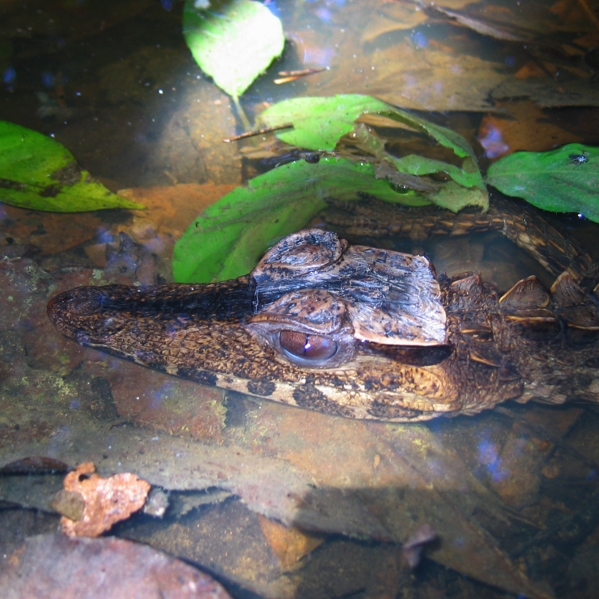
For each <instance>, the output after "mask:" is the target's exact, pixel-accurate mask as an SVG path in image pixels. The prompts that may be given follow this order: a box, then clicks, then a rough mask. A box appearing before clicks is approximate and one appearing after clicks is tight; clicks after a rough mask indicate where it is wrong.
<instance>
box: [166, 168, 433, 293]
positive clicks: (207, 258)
mask: <svg viewBox="0 0 599 599" xmlns="http://www.w3.org/2000/svg"><path fill="white" fill-rule="evenodd" d="M358 191H362V192H366V193H371V194H373V195H375V196H376V197H378V198H380V199H382V200H386V201H399V200H401V201H402V202H404V203H409V204H411V205H423V204H427V203H429V202H428V201H427V200H426V199H425V198H422V197H421V196H419V195H417V194H415V193H414V192H408V193H399V192H397V191H395V190H394V189H393V188H392V187H391V185H390V184H389V182H388V181H387V180H386V179H375V177H374V167H373V166H372V165H371V164H363V163H358V164H354V163H352V162H350V161H349V160H345V159H341V158H322V159H321V160H320V162H319V163H318V164H310V163H308V162H304V161H299V162H292V163H290V164H285V165H283V166H280V167H278V168H276V169H274V170H272V171H269V172H268V173H265V174H264V175H260V176H258V177H255V178H254V179H252V180H251V181H250V182H249V183H248V186H247V187H239V188H237V189H235V190H233V191H232V192H231V193H229V194H227V195H226V196H225V197H224V198H222V199H220V200H219V201H218V202H216V203H215V204H213V205H212V206H210V207H209V208H207V209H206V210H205V211H204V212H202V214H200V216H199V217H198V218H197V219H196V220H195V221H194V222H193V223H192V224H191V226H190V227H189V228H188V229H187V230H186V231H185V233H184V234H183V236H182V237H181V238H180V239H179V241H177V243H176V245H175V255H174V259H173V274H174V278H175V280H176V281H178V282H180V283H207V282H210V281H215V280H226V279H233V278H236V277H238V276H240V275H243V274H247V273H248V272H249V271H250V270H251V269H252V268H253V267H254V266H255V265H256V262H257V261H258V259H259V258H260V256H261V255H262V254H263V253H264V251H265V250H266V249H267V247H268V245H269V243H272V242H273V241H275V240H277V239H279V238H281V237H284V236H285V235H288V234H289V233H292V232H294V231H297V230H298V229H300V228H302V227H304V226H306V224H307V223H308V222H309V221H310V219H311V218H312V217H313V216H315V215H316V214H317V213H318V212H320V211H321V210H322V209H323V208H324V207H325V206H326V204H325V202H324V200H323V198H326V197H327V196H334V197H335V198H338V199H345V200H352V199H356V192H358Z"/></svg>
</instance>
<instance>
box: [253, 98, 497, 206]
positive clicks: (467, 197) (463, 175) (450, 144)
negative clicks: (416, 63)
mask: <svg viewBox="0 0 599 599" xmlns="http://www.w3.org/2000/svg"><path fill="white" fill-rule="evenodd" d="M363 114H378V115H382V116H386V117H388V118H390V119H392V120H395V121H398V122H401V123H403V124H405V125H408V126H410V127H412V128H414V129H417V130H418V131H421V132H423V133H425V134H427V135H429V136H431V137H432V138H433V139H435V140H436V141H437V142H438V143H439V144H440V145H442V146H443V147H446V148H449V149H450V150H452V151H453V152H454V154H456V155H457V156H459V157H460V158H464V163H463V168H460V167H458V166H456V165H454V164H450V163H447V162H443V161H441V160H433V159H429V158H426V157H423V156H417V155H411V156H406V157H404V158H401V159H398V158H395V157H393V156H391V155H390V154H388V153H386V152H384V141H383V140H381V139H380V138H378V137H377V136H376V135H375V134H374V133H372V132H370V131H368V130H367V129H366V128H364V127H363V128H361V129H359V128H355V126H354V121H355V120H356V119H357V118H358V117H359V116H361V115H363ZM260 121H261V123H263V124H264V125H265V126H267V127H276V126H280V125H283V124H286V123H292V124H293V129H292V130H290V131H281V132H277V133H276V135H277V137H279V138H280V139H281V140H283V141H284V142H286V143H289V144H293V145H296V146H299V147H301V148H306V149H308V150H322V151H331V150H333V149H335V146H336V145H337V142H338V141H339V139H341V137H343V136H344V135H346V134H348V133H350V132H351V131H352V130H353V131H354V135H359V136H360V141H361V144H362V147H365V148H369V149H370V150H371V151H372V153H373V154H374V155H375V156H376V158H377V159H378V160H389V161H390V162H392V163H393V164H394V165H395V168H397V170H398V171H400V172H403V173H408V174H412V175H419V176H422V175H428V174H431V173H437V172H444V173H446V174H447V175H449V176H450V177H451V178H452V179H453V180H454V181H455V182H456V183H458V184H459V185H461V186H463V187H465V188H476V189H475V190H470V191H469V192H468V193H465V194H464V196H463V198H459V197H458V195H457V194H456V189H452V190H451V193H446V194H432V195H431V196H430V199H431V201H433V202H435V203H438V204H439V205H440V206H443V207H445V208H449V209H451V210H454V211H457V210H459V209H460V208H463V207H464V206H465V205H472V204H471V203H470V202H474V205H477V206H481V207H482V208H483V209H485V208H487V207H488V196H487V192H486V187H485V184H484V181H483V178H482V175H481V172H480V170H479V168H478V165H477V162H476V156H475V154H474V151H473V149H472V147H471V146H470V144H469V143H468V142H467V141H466V140H465V139H464V138H463V137H462V136H461V135H460V134H459V133H456V132H455V131H452V130H451V129H447V128H446V127H441V126H440V125H436V124H435V123H431V122H429V121H427V120H426V119H423V118H422V117H420V116H418V115H415V114H412V113H411V112H407V111H405V110H402V109H401V108H397V107H396V106H392V105H391V104H387V103H386V102H383V101H381V100H378V99H376V98H373V97H372V96H365V95H361V94H343V95H337V96H333V97H329V98H326V97H325V98H323V97H309V98H294V99H291V100H284V101H282V102H278V103H277V104H275V105H273V106H271V107H270V108H267V109H266V110H265V111H264V112H263V113H262V114H261V115H260ZM442 195H444V197H445V202H447V201H448V200H449V198H452V200H451V201H450V202H449V204H447V203H442V202H441V201H439V202H438V201H437V199H436V198H437V197H438V198H441V196H442Z"/></svg>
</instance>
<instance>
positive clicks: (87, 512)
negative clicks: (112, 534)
mask: <svg viewBox="0 0 599 599" xmlns="http://www.w3.org/2000/svg"><path fill="white" fill-rule="evenodd" d="M95 470H96V469H95V467H94V465H93V464H92V463H91V462H86V463H84V464H81V465H80V466H78V467H77V468H76V469H75V470H73V471H72V472H69V474H67V475H66V477H65V479H64V488H65V491H69V492H71V493H77V494H79V495H81V497H82V498H83V501H84V503H85V507H84V509H83V516H82V517H81V519H79V520H71V519H70V518H68V517H66V516H63V517H62V518H61V519H60V525H61V527H62V531H63V532H64V534H66V535H67V536H69V537H78V536H84V537H97V536H99V535H100V534H102V533H103V532H104V531H106V530H109V529H110V528H111V527H112V525H113V524H115V523H116V522H119V521H120V520H125V519H126V518H128V517H129V516H130V515H131V514H132V513H133V512H136V511H137V510H139V509H141V508H142V507H143V505H144V503H145V501H146V497H147V495H148V492H149V491H150V484H149V483H147V482H146V481H145V480H142V479H140V478H138V477H137V476H136V475H135V474H131V473H129V472H124V473H121V474H115V475H114V476H111V477H110V478H102V477H101V476H99V475H98V474H95Z"/></svg>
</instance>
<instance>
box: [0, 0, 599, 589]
mask: <svg viewBox="0 0 599 599" xmlns="http://www.w3.org/2000/svg"><path fill="white" fill-rule="evenodd" d="M100 6H101V8H99V7H100ZM269 6H270V7H271V9H272V10H273V11H275V12H276V13H277V14H278V15H279V16H280V17H281V18H282V19H283V22H284V27H285V31H286V35H287V37H288V40H289V41H288V44H287V48H286V50H285V53H284V55H283V57H282V59H281V60H280V61H277V63H276V64H275V65H273V67H272V68H271V69H270V70H269V71H268V72H267V74H266V75H265V76H264V77H263V78H261V79H260V80H258V81H257V82H256V83H255V84H254V85H253V86H252V87H251V88H250V89H249V90H248V92H247V93H246V94H245V95H244V97H243V98H242V105H243V107H244V110H245V111H246V113H247V114H248V116H249V117H250V118H253V116H254V115H255V114H257V113H259V112H261V111H262V110H263V109H264V107H265V106H266V105H267V104H271V103H274V102H277V101H279V100H282V99H285V98H292V97H297V96H305V95H333V94H336V93H368V94H372V95H375V96H377V97H381V98H383V99H385V100H387V101H389V102H392V103H394V104H397V105H400V106H402V107H405V108H409V109H413V110H418V111H422V114H423V115H424V116H426V118H429V119H431V120H433V121H434V122H437V123H438V124H441V125H443V126H446V127H449V128H451V129H454V130H456V131H458V132H460V133H461V134H462V135H464V136H465V137H466V138H467V139H468V140H469V141H470V142H471V143H472V144H473V145H474V147H475V150H476V153H477V156H478V158H479V160H480V162H481V164H482V166H483V167H484V168H486V167H487V166H488V164H489V163H490V162H491V161H492V160H493V159H495V158H497V156H498V155H501V154H502V153H503V152H506V151H509V150H520V149H524V150H533V151H543V150H547V149H552V148H553V147H555V146H560V145H563V144H566V143H571V142H580V143H586V144H590V145H597V143H598V142H599V139H597V138H598V137H599V127H597V126H596V123H597V110H596V108H594V106H596V104H597V99H596V97H595V96H596V91H595V90H596V84H595V82H594V79H593V77H592V71H591V70H590V68H589V67H588V66H587V65H586V63H584V62H583V60H582V58H581V57H582V56H583V54H584V51H585V50H587V49H591V48H592V47H594V46H596V45H597V40H596V37H597V27H596V24H595V20H594V19H593V18H591V17H590V16H589V14H590V13H588V12H586V11H585V10H584V9H583V8H581V7H580V6H581V5H578V4H573V5H571V6H570V7H569V8H568V7H565V8H564V11H565V12H563V13H560V12H559V11H560V10H561V9H562V8H563V7H560V6H558V5H556V6H551V5H549V3H538V4H536V3H535V4H532V3H527V4H526V6H518V5H517V4H509V3H506V4H504V5H501V6H499V5H492V4H486V5H485V6H484V7H483V5H475V6H473V7H471V10H469V12H468V14H469V15H470V16H471V17H476V18H478V21H476V23H475V24H472V23H471V28H470V29H469V28H467V27H463V26H462V27H460V26H458V25H457V24H455V23H452V22H450V21H449V20H448V15H447V14H442V13H438V12H436V13H431V14H429V15H428V16H426V15H424V14H423V11H422V10H419V9H416V8H415V7H414V6H413V5H410V4H403V3H395V2H386V3H384V2H381V3H372V2H356V1H354V2H347V1H346V2H340V1H338V2H332V1H331V2H296V3H293V2H271V3H270V4H269ZM447 7H448V8H451V9H453V10H458V9H459V8H460V7H459V6H457V5H453V4H452V5H451V7H449V5H447ZM589 10H591V12H592V6H591V8H590V9H589ZM181 11H182V4H181V3H172V4H171V3H164V2H163V3H158V2H146V1H142V0H138V1H130V2H104V3H101V4H99V5H97V6H96V5H93V4H89V3H57V4H52V5H51V6H48V5H47V4H46V3H39V4H35V3H29V4H27V5H22V4H19V3H16V2H5V3H4V4H3V5H2V7H1V8H0V14H2V19H1V21H2V24H1V25H0V31H1V32H2V37H1V38H0V70H1V71H2V72H3V81H4V83H3V87H2V92H1V102H2V104H1V106H2V118H3V119H5V120H8V121H10V122H13V123H17V124H19V125H22V126H26V127H29V128H31V129H34V130H36V131H39V132H42V133H44V134H47V135H51V136H52V137H53V138H54V139H56V140H58V141H59V142H60V143H62V144H63V145H64V146H66V147H67V148H68V149H69V150H70V151H71V152H72V153H73V154H74V155H75V156H76V158H77V160H78V162H79V164H80V165H81V166H82V167H83V168H84V169H86V170H88V171H90V172H91V173H92V174H93V176H94V177H96V178H98V179H100V180H101V181H102V182H103V183H105V184H106V185H107V186H108V187H109V188H110V189H112V190H114V191H116V190H122V189H126V188H139V187H142V186H143V187H155V188H156V189H154V190H153V192H152V193H151V194H150V193H149V192H147V191H145V192H144V195H143V200H142V201H143V202H144V203H146V204H147V205H148V210H146V211H143V212H136V213H133V212H117V211H106V212H98V213H92V214H74V215H64V214H48V213H41V212H35V211H26V210H22V209H19V208H15V207H10V206H7V205H2V206H1V207H0V208H1V210H2V221H1V224H0V226H1V229H2V248H3V252H4V255H5V257H6V258H5V260H4V261H3V262H2V264H1V269H2V280H3V283H2V297H3V310H2V313H1V314H2V326H1V328H0V334H1V335H2V342H1V348H2V354H3V355H2V361H1V364H2V366H0V373H1V374H0V380H1V390H2V391H1V395H0V401H1V402H2V411H1V412H0V413H1V416H0V465H7V464H9V463H11V462H14V461H15V460H20V459H23V458H30V457H31V456H39V457H42V458H44V460H43V461H42V462H41V463H40V462H39V461H37V462H33V463H32V462H31V460H30V461H29V462H28V463H26V464H25V465H24V466H22V467H21V470H23V469H24V470H25V474H23V473H18V474H15V470H16V468H15V467H14V466H13V467H11V468H9V469H8V470H5V471H4V474H3V475H2V477H1V478H0V497H1V498H2V499H3V500H4V501H5V503H4V504H3V510H2V511H1V512H0V517H1V518H2V525H3V530H4V531H6V534H5V535H2V536H1V537H0V545H1V546H2V552H1V553H0V556H4V555H9V554H11V553H12V552H13V551H14V550H15V548H16V547H18V546H19V545H20V544H21V542H22V539H23V537H25V536H31V535H33V534H39V533H43V532H48V531H54V530H55V529H56V526H57V521H58V517H57V516H56V514H55V512H54V511H53V510H52V508H51V507H50V501H51V500H52V498H53V497H54V494H55V493H56V492H57V491H58V489H59V488H60V487H61V484H62V479H63V474H62V473H61V474H46V473H44V472H42V471H43V470H44V468H45V470H52V469H53V468H54V469H55V468H57V467H58V466H57V464H55V463H49V462H47V460H48V459H49V458H52V459H54V460H59V461H60V462H63V463H64V464H66V466H68V467H69V468H72V467H74V466H76V465H78V464H80V463H82V462H87V461H92V462H94V464H95V466H96V468H97V470H98V471H99V472H100V473H101V474H102V475H103V476H109V475H111V474H113V473H115V472H132V473H135V474H137V475H139V476H140V477H141V478H144V479H146V480H148V481H149V482H150V483H151V484H152V485H153V486H154V487H155V489H156V490H160V489H163V490H164V491H165V492H166V494H167V495H168V502H169V508H168V510H167V512H166V516H165V517H164V519H158V518H156V517H154V516H151V515H148V514H137V515H135V516H133V517H132V518H131V519H129V520H128V521H126V522H124V523H121V524H117V525H116V526H115V527H114V528H113V529H112V531H111V534H116V535H118V536H120V537H123V538H130V539H135V540H139V541H142V542H144V543H147V544H149V545H150V546H152V547H154V548H156V549H159V550H163V551H166V552H168V553H169V554H171V555H174V556H178V557H181V558H183V559H185V560H187V561H189V562H191V563H192V564H194V565H196V566H197V567H199V568H201V569H202V570H204V571H206V572H208V573H210V574H212V575H214V576H216V577H217V578H218V579H219V580H220V581H221V582H222V583H223V584H224V585H225V587H226V588H227V589H228V590H229V592H230V594H231V595H232V596H233V597H236V598H237V597H239V598H246V597H276V598H287V597H298V598H308V599H311V598H321V597H322V598H329V597H417V598H425V597H427V598H428V597H471V596H476V597H500V596H504V597H505V596H531V597H544V596H552V595H553V596H556V597H564V598H570V597H576V598H578V597H580V598H583V597H595V596H596V595H597V588H598V587H599V580H598V579H597V575H596V573H595V564H596V562H597V531H598V528H597V518H596V514H597V491H596V488H597V483H596V479H597V471H598V464H599V447H598V446H597V442H596V438H597V426H598V420H597V414H596V412H595V411H594V409H593V408H592V406H591V407H589V406H588V405H585V404H581V403H567V404H565V405H563V406H547V405H543V404H538V403H529V404H526V405H519V404H517V403H514V402H508V403H505V404H502V405H501V406H500V407H498V408H496V409H494V410H492V411H486V412H483V413H481V414H480V415H478V416H474V417H466V416H460V417H457V418H454V419H437V420H434V421H432V422H430V423H424V424H419V423H413V424H385V423H380V422H364V421H358V420H351V419H345V418H339V417H334V416H328V415H324V414H320V413H318V412H312V411H308V410H301V409H297V408H292V407H288V406H284V405H281V404H277V403H274V402H269V401H266V400H260V399H256V398H253V397H250V396H244V395H241V394H236V393H230V392H228V393H225V392H224V391H222V390H219V389H214V388H208V387H202V386H199V385H197V384H196V383H191V382H189V381H185V380H182V379H178V378H175V377H168V376H166V375H163V374H160V373H157V372H153V371H150V370H147V369H144V368H141V367H139V366H137V365H135V364H130V363H126V362H124V361H121V360H119V359H117V358H114V357H110V356H107V355H106V354H103V353H101V352H99V351H95V350H91V349H83V348H81V347H80V346H78V345H76V344H75V343H73V342H71V341H68V340H66V339H63V338H62V337H61V336H60V335H59V334H58V333H57V331H56V330H55V329H54V328H53V327H52V326H51V324H50V323H49V322H48V320H47V318H46V315H45V306H46V303H47V301H48V299H49V298H50V297H52V296H54V295H55V294H56V293H58V292H59V291H63V290H66V289H69V288H72V287H75V286H78V285H86V284H103V283H108V282H120V283H123V284H132V283H142V284H151V283H156V282H157V283H162V282H169V281H171V280H172V273H171V269H170V264H171V257H172V248H173V244H174V241H175V240H176V239H177V238H178V237H179V236H180V235H181V234H182V232H183V231H184V230H185V228H186V227H187V226H188V225H189V223H190V222H191V221H192V220H193V219H194V218H195V217H196V216H197V214H198V213H199V212H200V211H201V210H202V209H203V208H204V207H205V206H206V205H209V204H210V203H211V202H212V201H215V200H216V199H218V198H219V197H221V196H223V195H224V194H225V193H226V192H227V191H228V190H229V189H231V188H232V186H236V185H239V184H241V183H243V182H245V181H246V180H247V179H248V178H249V177H251V176H254V175H255V174H257V173H259V172H262V171H263V170H264V169H265V168H266V167H265V166H264V162H263V160H264V159H265V158H269V157H272V156H273V155H275V154H276V153H277V152H278V151H279V149H278V147H276V146H273V143H272V138H270V137H268V138H263V137H260V138H258V139H257V140H253V141H252V140H249V141H244V142H239V143H230V144H226V143H222V139H223V138H226V137H230V136H232V135H234V134H236V133H239V132H240V131H241V129H240V121H239V118H238V116H237V114H236V112H235V109H234V108H233V106H232V102H231V101H230V99H229V98H228V96H227V95H226V94H224V93H223V92H221V91H220V90H219V89H218V88H217V87H216V86H215V85H214V84H213V83H212V82H211V81H210V80H209V79H207V78H206V77H205V76H203V74H202V73H201V72H200V70H199V69H198V67H197V66H196V65H195V63H194V61H193V59H192V58H191V56H190V54H189V51H188V49H187V47H186V46H185V43H184V40H183V37H182V34H181ZM510 15H512V16H514V15H515V17H514V18H513V19H511V18H510ZM593 15H596V13H593ZM479 17H481V18H482V17H484V18H485V19H486V21H485V22H486V23H492V24H493V26H494V27H495V30H494V35H495V37H493V36H483V35H481V34H480V33H477V32H475V31H472V27H479V24H478V23H480V22H481V21H480V18H479ZM497 21H503V23H504V25H502V26H499V25H497ZM505 22H507V23H508V25H509V24H510V23H512V22H514V23H516V24H519V25H521V24H522V23H526V29H532V30H536V31H537V33H534V32H533V33H532V34H531V33H530V32H529V31H521V30H518V32H517V33H518V35H519V36H521V37H522V36H527V35H533V36H535V35H541V34H543V35H545V34H546V33H547V32H549V31H552V32H555V34H554V36H553V37H555V39H558V33H557V32H558V30H560V31H562V33H560V35H561V36H562V37H568V38H569V39H571V40H574V42H575V43H576V44H577V46H572V45H569V46H564V47H565V49H566V54H568V56H564V55H563V54H562V55H560V56H557V57H556V55H555V53H553V54H551V55H549V54H548V50H547V48H546V47H543V48H538V47H537V46H535V47H534V48H530V44H528V43H527V44H524V43H523V42H517V41H505V40H502V39H497V38H498V37H501V35H500V33H501V32H502V31H505V30H506V27H507V25H505ZM560 28H561V29H560ZM498 31H499V32H500V33H497V32H498ZM509 31H510V32H512V33H513V31H514V30H513V29H509ZM564 32H565V33H564ZM573 32H576V33H577V35H574V34H573ZM543 39H545V38H543ZM561 39H562V38H560V40H561ZM562 41H563V40H562ZM525 45H528V46H529V48H528V49H526V48H525V47H524V46H525ZM532 54H534V57H533V56H532ZM587 58H588V62H589V63H592V60H591V59H592V55H589V56H588V57H587ZM321 66H325V67H329V70H326V71H323V72H321V73H319V74H315V75H312V76H309V77H306V78H301V79H297V80H296V81H293V82H291V83H288V84H285V85H276V84H274V83H273V79H275V78H276V77H277V76H278V75H277V72H278V71H279V70H281V71H285V70H293V69H299V68H308V67H310V68H311V67H321ZM380 131H382V132H384V133H385V134H388V135H389V136H393V137H392V141H390V142H389V144H388V147H389V148H392V149H393V151H395V152H396V153H397V154H399V155H403V154H404V153H406V151H407V150H406V149H408V151H421V150H422V149H423V148H425V147H428V150H429V151H430V152H433V153H434V152H436V149H435V148H434V147H432V146H431V144H430V143H428V142H427V141H426V140H424V139H423V138H422V137H420V136H415V135H413V134H411V133H405V132H404V133H401V132H400V133H398V132H397V131H388V130H387V129H384V128H383V129H380ZM281 151H282V150H281ZM591 164H592V163H591ZM591 164H581V165H579V166H576V168H580V169H584V168H587V167H589V166H591ZM131 193H133V192H131ZM551 219H552V222H555V223H557V224H559V225H560V226H564V227H566V228H567V229H568V230H569V231H570V233H571V234H573V235H575V236H577V237H578V238H579V239H580V240H581V241H582V242H583V243H585V244H586V245H587V247H588V248H589V250H590V251H592V252H593V251H594V252H597V249H596V243H595V239H596V233H597V226H596V225H594V224H593V223H589V222H588V221H585V220H581V219H578V218H577V217H576V216H570V215H568V216H555V217H551ZM121 232H125V233H127V235H129V236H130V237H131V238H132V239H133V240H134V241H135V244H133V245H131V244H127V243H124V245H122V247H121V242H120V241H119V233H121ZM357 241H360V240H357ZM362 241H365V242H372V243H377V244H380V245H382V246H384V247H393V248H395V249H400V250H402V251H410V252H418V253H423V252H424V253H426V254H427V255H429V256H431V258H432V259H433V261H434V262H435V264H436V267H437V270H438V271H439V272H442V271H447V272H449V273H451V274H455V273H458V272H460V271H463V270H469V271H482V272H483V275H484V277H485V278H486V279H488V280H493V281H495V282H496V283H497V284H498V286H499V288H500V289H501V290H502V291H505V290H507V289H508V288H509V287H510V286H511V285H512V284H513V283H514V282H515V281H517V280H518V279H519V278H521V277H524V276H527V275H528V274H531V272H537V271H536V270H535V269H537V268H538V266H536V265H535V264H534V263H533V262H532V261H530V259H529V258H528V257H526V255H525V254H523V253H522V252H521V251H520V250H517V249H516V248H515V247H514V246H513V244H511V243H510V242H507V241H506V240H505V239H504V238H503V237H502V236H501V235H499V234H491V235H484V234H477V235H475V236H471V237H470V238H468V239H467V240H463V239H453V240H447V239H443V240H439V241H438V242H437V243H435V244H429V243H428V242H422V243H420V242H418V243H413V242H408V243H407V244H406V243H405V242H401V240H398V239H394V238H383V239H366V240H362ZM595 257H596V253H595ZM538 274H539V275H540V276H541V277H542V278H543V280H544V281H545V282H546V284H548V285H550V284H551V279H552V277H550V276H548V275H547V274H546V273H545V274H543V273H542V272H539V273H538ZM555 368H557V365H556V366H555ZM591 372H592V371H591ZM585 376H586V375H584V374H578V375H577V376H576V377H573V380H572V381H571V389H570V390H569V391H570V394H571V395H572V396H580V394H581V393H582V390H583V389H586V388H588V386H589V384H592V380H591V381H589V380H585ZM163 499H164V496H163V495H160V494H159V495H158V498H157V499H156V500H155V501H156V503H158V504H160V502H161V501H162V500H163ZM281 523H283V524H281ZM426 526H429V527H432V529H433V530H434V532H435V534H436V537H437V538H436V540H434V541H432V542H427V543H426V544H425V551H424V559H423V561H422V563H421V564H420V565H419V566H418V568H417V569H416V570H413V571H411V570H409V567H408V566H407V562H406V557H405V551H404V552H403V553H402V551H401V549H400V547H401V544H407V543H409V542H410V540H411V539H412V538H413V536H414V535H415V534H418V533H419V532H422V530H423V527H426ZM8 563H9V561H8V559H7V558H3V561H2V566H0V568H2V569H7V568H8ZM42 563H43V564H44V567H47V568H52V564H53V559H52V556H51V557H50V559H49V561H46V562H42V561H41V560H40V567H42Z"/></svg>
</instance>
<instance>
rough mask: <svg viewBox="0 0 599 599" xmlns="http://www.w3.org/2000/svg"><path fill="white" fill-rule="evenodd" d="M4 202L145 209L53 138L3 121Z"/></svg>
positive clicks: (0, 169) (0, 171) (0, 180)
mask: <svg viewBox="0 0 599 599" xmlns="http://www.w3.org/2000/svg"><path fill="white" fill-rule="evenodd" d="M0 201H1V202H4V203H6V204H11V205H13V206H19V207H21V208H32V209H34V210H47V211H50V212H84V211H88V210H104V209H108V208H128V209H132V210H139V209H143V208H145V206H144V205H143V204H137V203H135V202H131V201H129V200H126V199H124V198H121V197H119V196H117V195H115V194H114V193H112V192H110V191H109V190H108V189H106V187H104V186H103V185H102V184H101V183H99V182H98V181H95V180H94V179H93V178H92V177H91V175H90V174H89V173H88V172H87V171H82V170H81V169H80V168H79V167H78V166H77V163H76V162H75V158H74V157H73V155H72V154H71V153H70V152H69V151H68V150H67V149H66V148H65V147H63V146H62V145H61V144H59V143H58V142H57V141H55V140H53V139H52V138H50V137H47V136H45V135H42V134H41V133H37V132H36V131H32V130H31V129H26V128H25V127H20V126H18V125H14V124H12V123H7V122H5V121H0Z"/></svg>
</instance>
